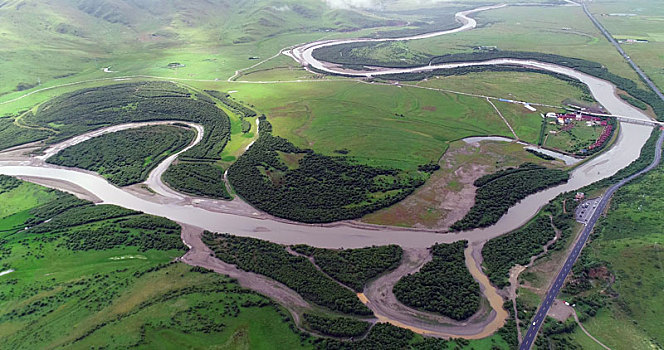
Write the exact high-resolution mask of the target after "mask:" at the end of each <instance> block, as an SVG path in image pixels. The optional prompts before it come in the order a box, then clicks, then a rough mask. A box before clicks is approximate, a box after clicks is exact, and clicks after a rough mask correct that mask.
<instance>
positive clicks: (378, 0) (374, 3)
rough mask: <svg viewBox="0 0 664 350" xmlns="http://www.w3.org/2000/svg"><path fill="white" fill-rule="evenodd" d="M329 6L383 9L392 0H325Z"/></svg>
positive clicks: (422, 1)
mask: <svg viewBox="0 0 664 350" xmlns="http://www.w3.org/2000/svg"><path fill="white" fill-rule="evenodd" d="M324 1H325V2H326V3H327V6H329V7H331V8H333V9H350V8H357V9H371V10H376V9H382V8H384V7H385V6H388V7H389V6H390V4H391V2H390V1H387V2H386V1H385V0H324ZM451 1H452V0H408V1H403V2H402V3H400V5H402V6H403V5H407V6H412V7H418V6H427V5H429V6H430V5H435V4H438V3H441V2H451Z"/></svg>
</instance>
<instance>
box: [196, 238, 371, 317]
mask: <svg viewBox="0 0 664 350" xmlns="http://www.w3.org/2000/svg"><path fill="white" fill-rule="evenodd" d="M203 241H204V242H205V244H207V245H208V246H209V247H210V248H211V249H212V250H213V251H214V253H215V255H216V256H217V258H219V259H221V260H223V261H225V262H227V263H229V264H234V265H236V266H237V267H238V268H240V269H242V270H245V271H250V272H255V273H258V274H261V275H264V276H267V277H269V278H272V279H274V280H276V281H279V282H281V283H283V284H285V285H286V286H288V287H289V288H291V289H293V290H294V291H296V292H297V293H298V294H300V295H301V296H302V297H303V298H304V299H306V300H308V301H311V302H313V303H315V304H318V305H321V306H324V307H327V308H328V309H330V310H333V311H338V312H342V313H346V314H353V315H361V316H366V315H371V310H369V309H368V308H367V307H366V306H364V304H362V303H361V302H360V300H359V299H358V298H357V297H356V296H355V294H354V293H353V292H351V291H350V290H348V289H346V288H344V287H342V286H340V285H339V284H338V283H336V282H335V281H333V280H331V279H329V278H328V277H327V276H325V275H324V274H323V273H321V272H320V271H318V270H317V269H316V267H315V266H314V265H313V264H312V263H311V262H310V261H309V260H307V259H306V258H304V257H301V256H295V255H292V254H290V253H288V252H287V251H286V249H285V248H284V247H283V246H281V245H279V244H276V243H271V242H267V241H263V240H259V239H255V238H247V237H236V236H231V235H228V234H214V233H211V232H207V231H206V232H205V233H204V234H203Z"/></svg>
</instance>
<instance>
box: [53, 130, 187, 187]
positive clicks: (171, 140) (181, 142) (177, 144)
mask: <svg viewBox="0 0 664 350" xmlns="http://www.w3.org/2000/svg"><path fill="white" fill-rule="evenodd" d="M194 136H195V135H194V132H193V131H192V130H189V129H185V128H181V127H175V126H165V125H156V126H146V127H143V128H138V129H130V130H124V131H118V132H114V133H110V134H105V135H102V136H99V137H95V138H93V139H90V140H87V141H85V142H82V143H79V144H76V145H74V146H71V147H68V148H66V149H64V150H62V151H60V152H59V153H58V154H56V155H54V156H52V157H51V158H49V159H48V160H47V162H48V163H51V164H56V165H62V166H68V167H76V168H81V169H86V170H90V171H95V172H98V173H100V174H101V175H103V176H104V177H105V178H107V179H108V181H110V182H111V183H113V184H115V185H118V186H128V185H132V184H135V183H139V182H142V181H145V179H147V177H148V175H149V173H150V171H152V169H154V168H155V167H156V166H157V165H158V164H159V163H161V161H163V160H164V159H166V157H168V156H169V155H170V154H172V153H175V152H177V151H178V150H180V149H182V148H184V147H185V146H187V145H188V144H189V143H190V142H191V140H193V138H194Z"/></svg>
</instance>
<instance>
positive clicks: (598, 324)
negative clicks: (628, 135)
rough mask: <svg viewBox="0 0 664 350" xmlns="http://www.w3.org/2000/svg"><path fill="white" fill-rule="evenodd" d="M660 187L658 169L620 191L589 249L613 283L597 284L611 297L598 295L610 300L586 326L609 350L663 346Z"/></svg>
mask: <svg viewBox="0 0 664 350" xmlns="http://www.w3.org/2000/svg"><path fill="white" fill-rule="evenodd" d="M662 181H664V170H663V169H662V168H661V167H660V168H658V169H657V170H655V171H653V172H651V173H649V174H647V175H646V176H644V177H643V178H642V179H640V180H638V181H636V182H635V183H633V184H630V185H628V186H626V187H624V188H623V189H621V190H620V191H619V192H618V193H617V194H616V196H615V198H614V199H613V202H612V206H611V209H610V210H609V212H608V216H607V217H606V218H605V219H604V220H603V221H602V222H601V224H600V225H599V227H598V229H597V232H598V233H597V236H596V237H595V238H594V239H593V241H592V243H591V244H590V246H589V258H590V261H596V262H598V264H599V265H600V266H602V265H603V266H606V267H607V268H608V269H609V271H610V274H611V276H612V277H613V278H615V282H613V283H612V284H610V285H608V286H607V285H606V283H605V282H604V281H603V280H602V279H597V283H596V285H597V289H602V290H607V291H609V292H607V293H600V294H609V295H608V296H607V301H606V306H605V307H604V308H602V309H600V312H598V314H597V316H596V317H594V318H590V319H589V320H588V321H587V322H585V323H584V326H585V327H586V329H587V330H588V331H589V332H590V333H591V334H593V335H594V336H595V337H597V338H598V339H599V340H600V341H602V342H603V343H604V344H606V345H607V346H609V347H611V348H617V349H621V348H634V349H650V348H652V347H653V346H656V345H653V344H659V346H661V344H664V337H662V332H661V330H662V329H663V327H664V321H663V320H662V317H661V313H662V312H664V310H663V309H662V305H664V304H663V300H664V293H663V292H662V291H663V290H664V279H662V276H664V275H663V271H664V270H663V269H664V248H663V247H662V245H663V244H664V220H662V218H661V215H660V214H661V213H662V210H664V202H663V201H662V200H661V199H660V198H661V195H662V192H663V190H662V189H661V186H660V185H661V183H662ZM597 289H593V290H591V292H598V290H597ZM582 336H585V335H583V334H581V335H579V337H582Z"/></svg>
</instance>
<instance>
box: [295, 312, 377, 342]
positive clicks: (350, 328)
mask: <svg viewBox="0 0 664 350" xmlns="http://www.w3.org/2000/svg"><path fill="white" fill-rule="evenodd" d="M304 321H305V322H306V324H307V326H308V327H309V328H311V329H312V330H314V331H316V332H320V333H321V334H323V335H329V336H332V337H342V338H349V337H359V336H361V335H362V334H364V333H366V332H367V330H369V325H370V324H369V323H367V322H364V321H360V320H357V319H354V318H351V317H328V316H320V315H314V314H310V313H305V314H304Z"/></svg>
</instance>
